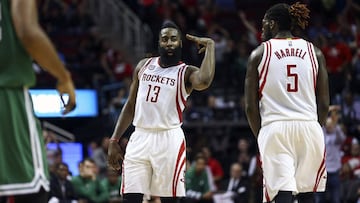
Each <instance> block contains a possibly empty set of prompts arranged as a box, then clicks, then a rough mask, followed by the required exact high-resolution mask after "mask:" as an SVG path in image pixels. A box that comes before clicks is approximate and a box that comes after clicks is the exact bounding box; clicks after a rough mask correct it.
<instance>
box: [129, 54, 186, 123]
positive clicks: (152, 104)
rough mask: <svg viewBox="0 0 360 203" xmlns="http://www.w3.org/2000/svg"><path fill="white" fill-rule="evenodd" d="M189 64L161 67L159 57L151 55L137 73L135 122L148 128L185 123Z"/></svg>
mask: <svg viewBox="0 0 360 203" xmlns="http://www.w3.org/2000/svg"><path fill="white" fill-rule="evenodd" d="M186 68H187V65H186V64H185V63H181V64H179V65H177V66H171V67H167V68H162V67H161V66H160V65H159V57H153V58H150V59H149V60H148V61H147V62H146V63H145V65H144V66H143V67H142V68H141V70H140V71H139V73H138V78H139V89H138V93H137V98H136V106H135V115H134V120H133V125H134V126H136V127H140V128H145V129H172V128H177V127H180V126H181V124H182V112H183V110H184V108H185V104H186V99H187V97H188V96H189V95H188V94H187V93H186V89H185V84H184V77H185V71H186Z"/></svg>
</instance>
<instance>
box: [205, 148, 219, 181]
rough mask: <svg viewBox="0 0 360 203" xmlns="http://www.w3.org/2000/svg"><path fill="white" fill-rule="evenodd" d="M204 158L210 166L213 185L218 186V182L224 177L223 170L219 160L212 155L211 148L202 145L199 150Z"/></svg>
mask: <svg viewBox="0 0 360 203" xmlns="http://www.w3.org/2000/svg"><path fill="white" fill-rule="evenodd" d="M201 152H202V154H203V156H204V157H205V159H206V163H207V165H208V166H209V168H210V171H211V174H212V176H213V178H214V183H215V186H217V187H218V186H220V182H221V180H222V178H223V177H224V171H223V169H222V166H221V164H220V162H219V161H218V160H217V159H215V158H214V157H213V156H212V153H211V150H210V149H209V148H208V147H203V148H202V150H201Z"/></svg>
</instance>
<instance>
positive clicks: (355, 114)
mask: <svg viewBox="0 0 360 203" xmlns="http://www.w3.org/2000/svg"><path fill="white" fill-rule="evenodd" d="M354 97H355V95H354V93H353V92H351V91H345V93H344V96H343V101H342V103H341V119H342V123H343V124H344V126H345V128H346V130H347V134H348V135H352V136H355V137H357V138H360V101H356V99H355V98H354Z"/></svg>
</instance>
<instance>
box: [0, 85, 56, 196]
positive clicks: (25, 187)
mask: <svg viewBox="0 0 360 203" xmlns="http://www.w3.org/2000/svg"><path fill="white" fill-rule="evenodd" d="M23 92H24V98H25V109H26V114H27V120H28V122H29V123H28V124H29V132H30V143H31V154H32V157H33V167H34V171H35V174H34V178H33V180H32V181H31V182H27V183H16V184H7V185H0V196H1V195H20V194H29V193H36V192H38V191H39V190H40V188H41V186H42V187H43V188H44V189H45V190H46V191H49V190H50V186H49V181H48V180H47V178H46V175H45V171H44V165H43V159H42V153H41V147H43V146H41V145H40V141H39V138H40V137H39V134H38V131H37V128H36V122H35V118H34V115H33V111H32V103H31V98H30V96H29V92H28V89H27V88H24V91H23ZM46 167H47V166H46Z"/></svg>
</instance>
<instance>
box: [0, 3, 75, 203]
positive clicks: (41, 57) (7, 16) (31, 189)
mask: <svg viewBox="0 0 360 203" xmlns="http://www.w3.org/2000/svg"><path fill="white" fill-rule="evenodd" d="M0 12H1V13H0V197H2V196H12V197H13V198H14V201H15V202H16V203H19V202H36V203H42V202H47V191H48V190H49V181H48V176H49V174H48V169H47V167H48V166H47V163H46V157H45V147H44V142H43V137H42V134H41V130H40V125H39V122H38V120H37V119H36V118H35V116H34V112H33V108H32V102H31V98H30V96H29V93H28V88H29V87H31V86H33V85H34V84H35V80H36V79H35V74H34V71H33V69H32V61H33V60H34V61H36V62H37V63H38V64H39V65H40V66H41V67H43V68H44V69H45V70H46V71H48V72H49V73H50V74H51V75H53V76H54V77H55V78H56V79H57V90H58V91H59V93H60V94H68V95H69V101H68V103H67V104H66V105H65V110H64V112H63V113H64V114H66V113H68V112H70V111H71V110H73V109H74V107H75V92H74V85H73V82H72V79H71V76H70V73H69V72H68V71H67V70H66V69H65V67H64V65H63V64H62V63H61V61H60V60H59V58H58V56H57V53H56V51H55V49H54V46H53V45H52V43H51V42H50V40H49V39H48V37H47V36H46V34H45V33H44V31H43V30H42V29H41V27H40V25H39V24H38V17H37V6H36V0H0ZM49 105H51V104H49Z"/></svg>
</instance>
